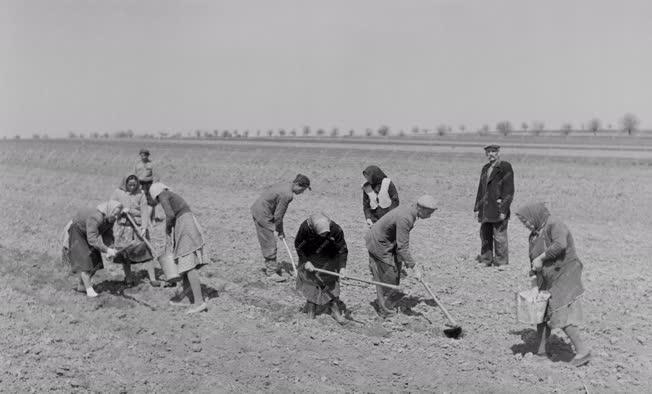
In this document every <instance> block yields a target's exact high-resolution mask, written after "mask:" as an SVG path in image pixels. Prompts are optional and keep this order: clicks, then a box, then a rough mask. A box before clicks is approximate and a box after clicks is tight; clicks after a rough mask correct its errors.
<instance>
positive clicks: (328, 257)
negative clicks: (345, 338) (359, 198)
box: [294, 213, 348, 324]
mask: <svg viewBox="0 0 652 394" xmlns="http://www.w3.org/2000/svg"><path fill="white" fill-rule="evenodd" d="M294 246H295V248H296V250H297V255H298V256H299V267H298V275H297V290H298V291H300V292H301V293H302V294H303V295H304V297H306V310H307V313H308V317H309V318H311V319H314V318H315V311H316V309H317V305H319V306H321V305H329V306H330V310H331V315H332V316H333V318H334V319H335V320H336V321H337V322H338V323H340V324H344V323H346V319H344V317H343V316H342V313H341V311H340V306H339V296H340V283H339V278H338V277H337V276H333V275H328V274H323V273H318V272H315V268H321V269H324V270H327V271H332V272H339V273H340V274H342V275H346V259H347V256H348V249H347V247H346V241H344V232H343V231H342V228H341V227H340V226H339V225H338V224H337V223H335V222H334V221H332V220H330V219H329V218H328V217H327V216H326V215H324V214H321V213H317V214H314V215H311V216H310V217H309V218H308V219H306V220H305V221H304V222H303V223H301V226H300V227H299V231H298V232H297V236H296V238H295V240H294Z"/></svg>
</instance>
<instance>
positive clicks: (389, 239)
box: [365, 195, 437, 317]
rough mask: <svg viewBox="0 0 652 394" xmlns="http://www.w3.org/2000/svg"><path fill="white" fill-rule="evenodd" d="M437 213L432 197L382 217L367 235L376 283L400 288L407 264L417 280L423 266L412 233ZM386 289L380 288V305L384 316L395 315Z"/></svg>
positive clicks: (378, 288) (377, 289)
mask: <svg viewBox="0 0 652 394" xmlns="http://www.w3.org/2000/svg"><path fill="white" fill-rule="evenodd" d="M435 210H437V202H436V201H435V199H434V198H433V197H432V196H429V195H424V196H421V197H419V199H418V200H417V202H416V203H415V204H410V205H401V206H399V207H398V208H396V209H394V210H392V211H390V212H389V213H387V214H386V215H385V216H383V217H382V218H380V220H378V221H377V222H376V223H375V224H374V225H373V226H371V229H370V230H369V232H367V234H366V235H365V242H366V245H367V250H368V251H369V268H370V269H371V275H372V276H373V278H374V280H375V281H378V282H383V283H388V284H392V285H398V284H399V282H400V274H401V269H402V267H403V265H405V266H406V267H407V268H410V269H412V270H413V272H414V275H415V277H416V278H417V279H420V278H421V276H422V271H421V267H420V266H418V265H417V264H416V262H415V261H414V259H413V258H412V254H411V253H410V231H412V228H413V227H414V224H415V222H416V221H417V219H427V218H429V217H430V216H431V215H432V213H433V212H435ZM388 295H389V293H388V292H387V290H386V288H384V287H381V286H376V306H377V308H378V312H379V313H380V315H382V316H385V317H388V316H391V315H393V314H394V311H392V306H391V305H389V300H388Z"/></svg>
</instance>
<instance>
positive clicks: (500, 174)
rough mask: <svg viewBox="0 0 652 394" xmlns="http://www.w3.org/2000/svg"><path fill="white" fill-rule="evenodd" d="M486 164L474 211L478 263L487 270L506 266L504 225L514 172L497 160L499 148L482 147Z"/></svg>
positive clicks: (492, 145) (505, 231) (506, 218)
mask: <svg viewBox="0 0 652 394" xmlns="http://www.w3.org/2000/svg"><path fill="white" fill-rule="evenodd" d="M484 150H485V154H486V156H487V160H488V161H489V162H488V163H487V164H485V165H484V167H482V171H481V173H480V183H479V184H478V194H477V196H476V199H475V207H474V209H473V212H474V216H475V218H476V219H477V220H478V222H479V223H481V224H480V241H481V248H480V255H479V256H478V257H477V260H478V262H479V263H482V264H485V265H486V266H487V267H490V266H492V265H495V266H501V265H506V264H508V263H509V252H508V246H507V223H508V222H509V214H510V211H509V207H510V205H511V204H512V200H513V199H514V171H513V170H512V165H511V164H509V163H508V162H506V161H504V160H500V146H499V145H497V144H489V145H487V146H485V147H484Z"/></svg>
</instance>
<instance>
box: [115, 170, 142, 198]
mask: <svg viewBox="0 0 652 394" xmlns="http://www.w3.org/2000/svg"><path fill="white" fill-rule="evenodd" d="M130 179H135V180H136V184H137V186H136V190H134V192H133V193H132V194H138V193H139V192H140V182H138V176H136V174H129V175H127V176H126V177H124V178H122V183H121V184H120V190H123V191H125V192H127V193H129V191H128V190H127V182H129V180H130Z"/></svg>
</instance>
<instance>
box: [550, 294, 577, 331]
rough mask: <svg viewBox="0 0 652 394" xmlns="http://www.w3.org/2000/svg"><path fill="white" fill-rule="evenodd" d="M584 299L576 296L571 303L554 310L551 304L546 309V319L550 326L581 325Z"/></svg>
mask: <svg viewBox="0 0 652 394" xmlns="http://www.w3.org/2000/svg"><path fill="white" fill-rule="evenodd" d="M582 317H583V313H582V300H581V298H576V299H575V301H573V302H571V303H570V304H567V305H564V306H561V307H559V308H557V309H556V310H553V309H552V308H551V307H550V306H548V309H547V310H546V316H545V320H546V321H547V323H548V326H549V327H550V328H564V327H567V326H579V325H580V324H582V320H583V319H582Z"/></svg>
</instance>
